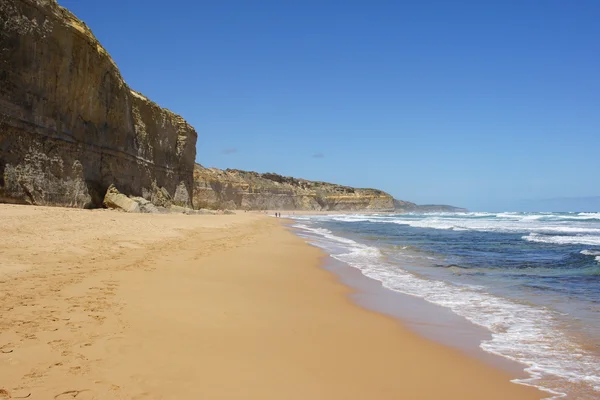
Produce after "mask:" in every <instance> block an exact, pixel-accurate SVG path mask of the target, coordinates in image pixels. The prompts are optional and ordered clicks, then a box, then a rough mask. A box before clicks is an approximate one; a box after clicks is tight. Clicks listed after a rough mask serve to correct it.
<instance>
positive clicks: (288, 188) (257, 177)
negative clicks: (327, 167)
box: [193, 164, 394, 211]
mask: <svg viewBox="0 0 600 400" xmlns="http://www.w3.org/2000/svg"><path fill="white" fill-rule="evenodd" d="M193 197H194V207H195V208H213V209H215V208H228V209H238V210H266V209H271V210H274V209H278V210H316V211H320V210H326V211H334V210H335V211H366V210H369V211H393V209H394V199H393V198H392V196H390V195H389V194H387V193H385V192H382V191H381V190H376V189H355V188H352V187H348V186H340V185H334V184H331V183H325V182H313V181H307V180H304V179H296V178H291V177H286V176H281V175H277V174H271V173H266V174H259V173H256V172H247V171H239V170H233V169H227V170H220V169H216V168H204V167H203V166H201V165H198V164H196V167H195V168H194V196H193Z"/></svg>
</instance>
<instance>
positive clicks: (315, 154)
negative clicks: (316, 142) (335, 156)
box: [311, 151, 325, 158]
mask: <svg viewBox="0 0 600 400" xmlns="http://www.w3.org/2000/svg"><path fill="white" fill-rule="evenodd" d="M311 157H312V158H325V154H323V153H321V152H320V151H319V152H317V153H314V154H313V155H312V156H311Z"/></svg>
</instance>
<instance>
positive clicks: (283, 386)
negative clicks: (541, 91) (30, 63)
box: [0, 205, 543, 400]
mask: <svg viewBox="0 0 600 400" xmlns="http://www.w3.org/2000/svg"><path fill="white" fill-rule="evenodd" d="M0 230H1V232H2V241H1V242H0V299H1V300H0V315H1V318H0V350H1V352H0V389H1V390H0V399H1V398H11V396H12V398H19V397H21V398H22V397H25V396H28V395H30V396H29V398H31V399H61V400H65V399H73V398H76V399H79V400H81V399H83V400H87V399H183V398H188V399H340V400H341V399H344V400H346V399H441V398H444V399H477V400H481V399H498V400H500V399H502V400H505V399H511V400H520V399H539V398H542V397H543V395H542V393H540V392H538V391H537V390H535V389H533V388H528V387H525V386H520V385H516V384H513V383H510V382H509V381H510V379H511V378H512V377H511V376H509V375H508V374H507V373H506V372H504V371H501V370H498V369H494V368H493V367H491V366H489V365H487V364H485V363H483V362H481V361H479V360H476V359H473V358H470V357H468V356H466V355H464V354H462V353H460V352H459V351H458V350H456V349H452V348H449V347H444V346H442V345H440V344H437V343H434V342H431V341H428V340H426V339H424V338H421V337H419V336H417V335H416V334H414V333H413V332H411V331H410V330H408V329H406V328H404V327H403V326H402V324H401V323H400V322H399V321H396V320H394V319H392V318H389V317H386V316H383V315H380V314H377V313H375V312H371V311H367V310H365V309H362V308H360V307H359V306H357V305H355V304H354V303H352V301H351V300H349V298H348V296H347V295H348V294H349V292H350V289H348V288H346V287H345V286H343V285H342V284H340V283H338V282H337V280H336V278H335V276H334V275H333V274H331V273H330V272H327V271H325V270H324V269H322V268H320V262H321V260H322V257H323V254H322V253H321V252H320V250H318V249H316V248H314V247H312V246H310V245H308V244H306V243H304V241H303V240H302V239H300V238H298V237H296V236H295V235H294V234H292V233H291V232H289V231H288V230H287V228H285V226H284V225H283V224H282V220H278V219H275V218H270V217H266V216H264V215H262V214H259V213H238V214H237V215H216V216H212V215H204V216H186V215H145V214H124V213H117V212H111V211H105V210H94V211H89V210H74V209H63V208H45V207H26V206H11V205H0Z"/></svg>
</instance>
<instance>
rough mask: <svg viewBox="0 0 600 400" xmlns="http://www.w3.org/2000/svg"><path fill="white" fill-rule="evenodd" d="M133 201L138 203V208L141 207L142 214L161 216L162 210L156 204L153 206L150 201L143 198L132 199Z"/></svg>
mask: <svg viewBox="0 0 600 400" xmlns="http://www.w3.org/2000/svg"><path fill="white" fill-rule="evenodd" d="M130 199H131V200H133V201H135V202H136V203H138V206H139V207H140V212H142V213H146V214H160V213H161V210H160V209H159V208H158V207H156V206H155V205H154V204H152V202H150V201H149V200H146V199H145V198H143V197H131V198H130Z"/></svg>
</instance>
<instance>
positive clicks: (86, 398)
mask: <svg viewBox="0 0 600 400" xmlns="http://www.w3.org/2000/svg"><path fill="white" fill-rule="evenodd" d="M54 398H55V399H56V400H69V399H77V400H94V399H96V398H97V397H96V396H94V394H93V393H92V392H91V391H90V390H89V389H83V390H67V391H66V392H62V393H59V394H57V395H56V396H54Z"/></svg>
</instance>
